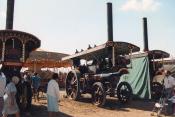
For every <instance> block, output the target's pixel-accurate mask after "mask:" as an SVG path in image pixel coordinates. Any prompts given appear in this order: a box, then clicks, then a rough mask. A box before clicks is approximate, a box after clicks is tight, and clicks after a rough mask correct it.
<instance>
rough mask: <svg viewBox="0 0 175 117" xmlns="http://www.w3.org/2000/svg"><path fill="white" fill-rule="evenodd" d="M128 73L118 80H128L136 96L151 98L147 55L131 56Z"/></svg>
mask: <svg viewBox="0 0 175 117" xmlns="http://www.w3.org/2000/svg"><path fill="white" fill-rule="evenodd" d="M131 61H132V65H130V66H131V69H129V74H125V75H123V76H122V77H121V79H120V81H126V82H128V83H129V84H130V85H131V87H132V90H133V94H134V96H135V97H136V98H141V99H151V90H150V74H149V60H148V57H147V56H142V57H137V58H132V59H131Z"/></svg>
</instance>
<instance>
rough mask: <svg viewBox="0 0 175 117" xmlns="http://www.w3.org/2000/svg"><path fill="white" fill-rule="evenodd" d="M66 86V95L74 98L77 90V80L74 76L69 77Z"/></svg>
mask: <svg viewBox="0 0 175 117" xmlns="http://www.w3.org/2000/svg"><path fill="white" fill-rule="evenodd" d="M66 84H68V85H67V87H66V88H67V95H68V96H69V97H70V98H75V97H76V94H77V90H78V80H77V78H76V77H75V76H73V77H70V78H69V79H68V81H67V82H66Z"/></svg>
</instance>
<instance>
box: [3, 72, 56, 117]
mask: <svg viewBox="0 0 175 117" xmlns="http://www.w3.org/2000/svg"><path fill="white" fill-rule="evenodd" d="M58 79H59V76H58V74H57V73H53V75H52V78H51V79H50V81H49V82H48V84H47V92H46V94H47V107H48V117H54V116H55V115H56V114H55V113H56V112H58V111H59V107H58V103H57V102H58V101H59V85H58V82H57V80H58ZM21 84H22V85H21ZM40 84H41V78H40V77H39V75H38V74H37V73H33V75H30V74H28V73H27V72H26V73H24V74H23V76H22V78H19V77H17V76H12V78H10V82H7V78H6V76H5V74H4V73H3V72H2V71H1V70H0V117H7V116H8V115H15V116H16V117H20V110H21V106H23V105H21V104H20V101H21V99H20V98H21V97H20V96H21V94H22V95H23V94H25V93H27V95H25V96H26V97H25V98H26V99H27V106H26V108H25V111H26V113H28V114H30V109H31V103H32V96H35V94H39V93H38V89H39V87H40ZM24 87H26V88H27V92H25V93H24V91H25V90H23V89H25V88H24ZM37 96H38V95H37ZM37 98H38V97H37ZM34 99H35V97H34ZM22 108H23V107H22Z"/></svg>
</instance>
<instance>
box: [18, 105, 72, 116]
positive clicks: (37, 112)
mask: <svg viewBox="0 0 175 117" xmlns="http://www.w3.org/2000/svg"><path fill="white" fill-rule="evenodd" d="M47 116H48V111H47V107H46V106H44V105H32V109H31V113H30V114H28V113H25V112H21V117H47ZM56 116H57V117H72V116H70V115H68V114H65V113H62V112H58V113H56Z"/></svg>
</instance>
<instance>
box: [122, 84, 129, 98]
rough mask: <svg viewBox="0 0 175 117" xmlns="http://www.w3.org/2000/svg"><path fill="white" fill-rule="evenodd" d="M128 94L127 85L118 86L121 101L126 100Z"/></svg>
mask: <svg viewBox="0 0 175 117" xmlns="http://www.w3.org/2000/svg"><path fill="white" fill-rule="evenodd" d="M129 95H130V90H129V88H128V87H127V85H123V86H121V88H120V97H121V99H122V101H127V100H128V98H129Z"/></svg>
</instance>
